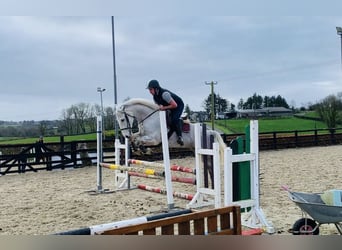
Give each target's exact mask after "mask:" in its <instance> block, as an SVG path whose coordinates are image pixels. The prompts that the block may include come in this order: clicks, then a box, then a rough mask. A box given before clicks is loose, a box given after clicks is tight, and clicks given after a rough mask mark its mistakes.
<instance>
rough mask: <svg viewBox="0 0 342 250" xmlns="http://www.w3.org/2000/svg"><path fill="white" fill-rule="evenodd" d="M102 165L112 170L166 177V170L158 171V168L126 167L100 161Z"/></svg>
mask: <svg viewBox="0 0 342 250" xmlns="http://www.w3.org/2000/svg"><path fill="white" fill-rule="evenodd" d="M100 166H101V167H104V168H108V169H111V170H122V171H134V172H138V173H144V174H147V175H156V176H160V177H165V173H164V171H158V170H154V169H149V168H146V169H141V168H135V167H126V166H121V165H118V164H109V163H103V162H101V163H100Z"/></svg>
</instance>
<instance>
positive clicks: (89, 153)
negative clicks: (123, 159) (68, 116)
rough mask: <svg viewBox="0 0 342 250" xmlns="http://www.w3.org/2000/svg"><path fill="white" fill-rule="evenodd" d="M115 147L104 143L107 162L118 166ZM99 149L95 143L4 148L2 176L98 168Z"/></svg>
mask: <svg viewBox="0 0 342 250" xmlns="http://www.w3.org/2000/svg"><path fill="white" fill-rule="evenodd" d="M113 145H114V143H113V142H112V141H111V142H106V143H104V146H103V160H104V161H107V162H114V146H113ZM96 147H97V142H96V141H93V140H89V141H73V142H61V143H42V144H38V143H35V144H16V145H0V152H1V154H0V175H4V174H9V173H25V172H32V171H33V172H37V171H39V170H48V171H49V170H54V169H65V168H77V167H82V166H91V165H95V164H96V161H97V148H96ZM107 152H109V154H107ZM111 152H112V153H113V154H110V153H111Z"/></svg>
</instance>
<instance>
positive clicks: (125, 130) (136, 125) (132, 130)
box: [116, 98, 226, 157]
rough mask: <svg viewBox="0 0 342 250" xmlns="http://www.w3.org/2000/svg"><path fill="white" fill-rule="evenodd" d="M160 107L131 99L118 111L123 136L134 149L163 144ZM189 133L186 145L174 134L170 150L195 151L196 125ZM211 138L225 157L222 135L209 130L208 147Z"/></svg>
mask: <svg viewBox="0 0 342 250" xmlns="http://www.w3.org/2000/svg"><path fill="white" fill-rule="evenodd" d="M158 111H159V107H158V105H156V104H154V103H153V102H151V101H149V100H145V99H141V98H135V99H130V100H128V101H126V102H124V103H123V104H122V105H120V106H119V108H118V109H117V111H116V118H117V121H118V124H119V127H120V130H121V133H122V135H123V136H125V137H127V138H128V139H129V141H130V143H131V145H132V147H133V149H141V150H144V149H146V148H148V147H149V146H157V145H160V144H161V141H162V139H161V127H160V118H159V113H158ZM189 126H190V129H189V131H188V132H183V133H182V136H183V140H184V145H183V146H181V145H179V144H178V143H177V135H176V133H173V134H172V136H171V137H170V138H169V147H170V148H189V149H191V150H194V149H195V133H194V130H195V128H194V124H191V123H190V124H189ZM210 136H213V137H214V142H218V143H219V145H220V155H221V157H222V156H223V151H224V148H225V147H226V144H225V143H224V141H223V139H222V137H221V135H220V134H219V133H218V132H217V131H215V130H207V145H209V144H208V143H209V142H210Z"/></svg>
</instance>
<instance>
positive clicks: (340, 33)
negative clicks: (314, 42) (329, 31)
mask: <svg viewBox="0 0 342 250" xmlns="http://www.w3.org/2000/svg"><path fill="white" fill-rule="evenodd" d="M336 31H337V35H339V36H340V37H341V67H342V28H341V27H336Z"/></svg>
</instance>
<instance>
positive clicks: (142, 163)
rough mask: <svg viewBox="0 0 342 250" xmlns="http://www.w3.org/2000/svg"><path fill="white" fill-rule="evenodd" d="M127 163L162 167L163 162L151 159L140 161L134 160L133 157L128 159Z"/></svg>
mask: <svg viewBox="0 0 342 250" xmlns="http://www.w3.org/2000/svg"><path fill="white" fill-rule="evenodd" d="M128 164H135V165H142V166H145V167H159V168H164V164H163V163H158V162H152V161H141V160H135V159H128Z"/></svg>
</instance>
